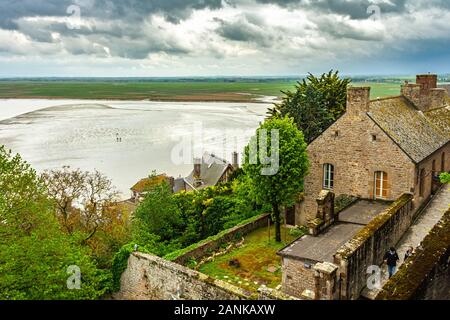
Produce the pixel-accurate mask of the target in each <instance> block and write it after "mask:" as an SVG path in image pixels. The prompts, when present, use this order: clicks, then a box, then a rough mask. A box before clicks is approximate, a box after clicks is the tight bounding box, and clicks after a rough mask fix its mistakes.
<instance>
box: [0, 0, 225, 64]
mask: <svg viewBox="0 0 450 320" xmlns="http://www.w3.org/2000/svg"><path fill="white" fill-rule="evenodd" d="M72 5H78V6H79V7H80V15H81V18H82V19H85V18H88V19H90V20H91V21H93V22H94V23H93V24H91V25H89V26H86V25H80V26H79V27H78V28H71V27H70V25H69V24H67V23H66V22H61V21H60V22H56V21H55V22H48V21H47V22H45V21H43V20H30V19H28V18H39V17H41V18H42V17H52V18H66V17H69V16H71V14H70V13H68V12H67V11H68V8H69V7H70V6H72ZM221 6H222V2H221V0H146V1H143V0H24V1H16V0H14V1H12V0H0V30H1V29H6V30H17V31H19V32H20V33H22V34H24V35H26V36H27V37H28V38H29V39H30V40H31V41H34V42H37V43H52V42H58V41H61V43H62V48H64V49H65V50H66V51H67V52H68V53H71V54H74V55H80V54H88V55H89V54H93V55H104V54H105V50H104V49H103V47H108V48H109V49H110V51H109V53H108V54H111V55H112V56H119V57H124V58H129V59H144V58H146V57H147V56H148V54H150V53H153V52H165V53H167V54H172V55H177V54H184V53H188V50H187V49H186V48H184V47H182V46H181V45H180V44H178V43H177V42H176V41H175V40H171V39H165V35H164V30H163V29H157V28H153V29H151V30H150V32H145V30H144V21H145V20H146V19H147V18H148V17H149V16H151V15H153V14H159V15H161V16H163V17H165V19H166V20H167V21H169V22H171V23H175V24H176V23H179V22H180V21H181V20H183V19H187V18H189V16H190V15H191V14H192V12H193V11H194V10H200V9H204V8H211V9H217V8H220V7H221ZM145 27H146V28H147V29H148V28H151V26H148V25H147V26H145ZM53 33H58V34H59V35H60V37H59V39H58V40H55V39H54V38H53V36H52V34H53Z"/></svg>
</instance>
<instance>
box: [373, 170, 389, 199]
mask: <svg viewBox="0 0 450 320" xmlns="http://www.w3.org/2000/svg"><path fill="white" fill-rule="evenodd" d="M374 180H375V182H374V190H375V199H386V198H387V196H388V186H389V185H388V175H387V173H386V172H384V171H377V172H375V179H374Z"/></svg>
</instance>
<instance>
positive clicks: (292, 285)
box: [281, 257, 315, 298]
mask: <svg viewBox="0 0 450 320" xmlns="http://www.w3.org/2000/svg"><path fill="white" fill-rule="evenodd" d="M305 262H306V261H302V260H296V259H291V258H286V257H283V261H282V274H283V275H282V287H281V288H282V291H283V292H284V293H285V294H288V295H291V296H294V297H298V298H302V297H303V296H302V294H303V292H304V291H305V290H310V291H312V292H313V291H314V287H315V277H314V274H315V271H314V269H313V265H314V264H315V262H309V265H310V266H311V267H310V268H306V267H305Z"/></svg>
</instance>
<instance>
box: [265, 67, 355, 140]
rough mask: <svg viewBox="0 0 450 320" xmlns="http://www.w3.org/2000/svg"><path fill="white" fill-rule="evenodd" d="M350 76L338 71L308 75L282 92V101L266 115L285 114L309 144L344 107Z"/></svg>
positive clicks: (338, 115) (335, 118)
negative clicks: (291, 88) (292, 89)
mask: <svg viewBox="0 0 450 320" xmlns="http://www.w3.org/2000/svg"><path fill="white" fill-rule="evenodd" d="M350 82H351V79H350V78H340V77H339V72H338V71H333V70H331V71H330V72H328V73H324V74H322V75H321V76H320V77H316V76H314V75H313V74H309V75H308V76H307V77H306V78H305V79H303V80H302V81H300V82H298V83H297V85H296V87H295V90H294V91H283V94H284V97H283V99H282V102H281V103H279V104H275V106H274V107H273V108H271V109H269V110H268V115H269V117H270V118H273V117H280V116H281V117H284V116H289V117H292V118H293V119H294V122H295V124H296V125H297V127H298V129H299V130H300V131H302V132H303V135H304V137H305V141H306V143H310V142H311V141H313V140H314V139H315V138H317V137H318V136H319V135H320V134H321V133H322V132H323V131H325V130H326V129H327V128H328V127H329V126H330V125H331V124H333V122H335V121H336V120H337V119H338V118H339V117H340V116H341V115H342V114H343V113H344V112H345V109H346V104H347V86H348V85H349V84H350Z"/></svg>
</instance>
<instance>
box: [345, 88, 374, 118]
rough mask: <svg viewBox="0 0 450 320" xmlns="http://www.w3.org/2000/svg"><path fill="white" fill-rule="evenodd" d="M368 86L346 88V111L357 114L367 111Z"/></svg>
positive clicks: (368, 100)
mask: <svg viewBox="0 0 450 320" xmlns="http://www.w3.org/2000/svg"><path fill="white" fill-rule="evenodd" d="M369 104H370V87H348V88H347V113H348V114H350V115H353V116H358V115H361V114H365V113H366V112H369Z"/></svg>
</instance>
